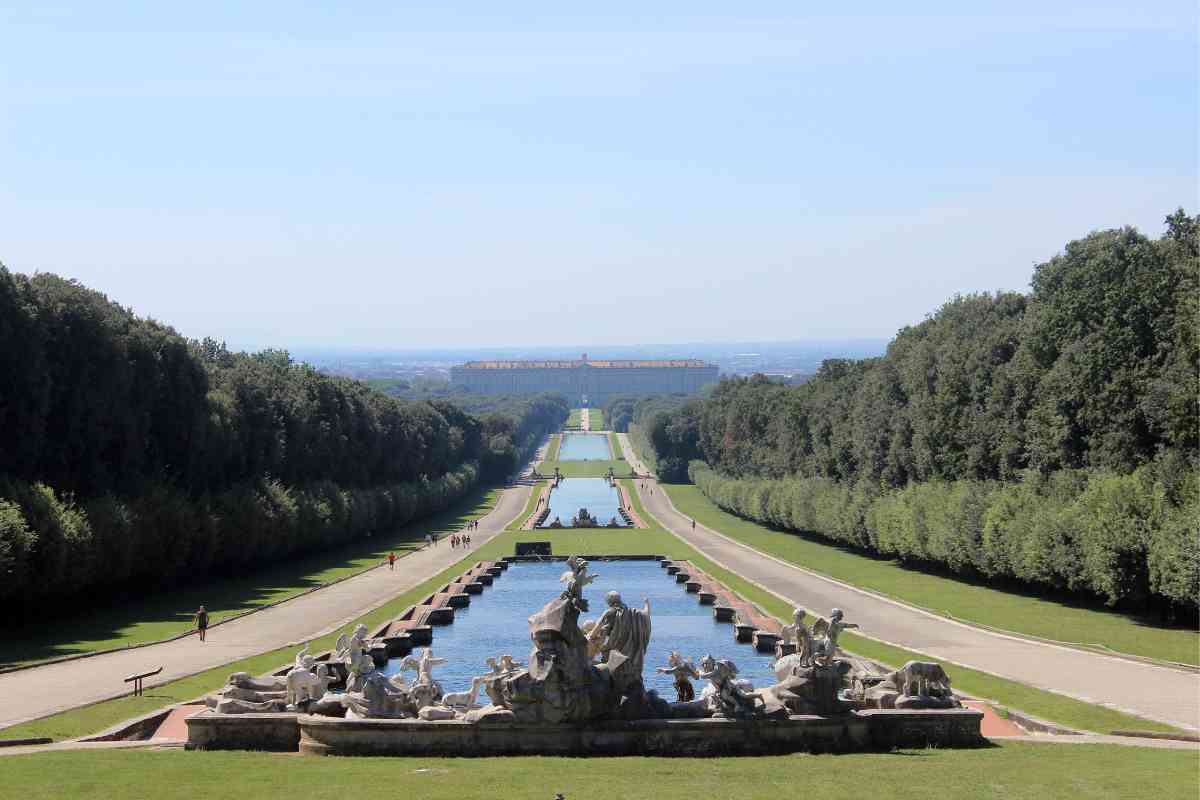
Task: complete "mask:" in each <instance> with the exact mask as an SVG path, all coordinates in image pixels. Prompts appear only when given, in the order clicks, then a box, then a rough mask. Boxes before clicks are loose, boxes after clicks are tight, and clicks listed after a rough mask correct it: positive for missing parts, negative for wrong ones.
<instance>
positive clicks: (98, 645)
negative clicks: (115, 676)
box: [0, 488, 501, 666]
mask: <svg viewBox="0 0 1200 800" xmlns="http://www.w3.org/2000/svg"><path fill="white" fill-rule="evenodd" d="M500 492H501V490H500V489H498V488H480V489H477V490H476V491H474V492H472V493H471V494H470V495H468V496H467V497H466V498H464V499H463V501H462V502H460V503H457V504H456V505H455V506H454V507H453V508H451V509H449V510H447V511H444V512H442V513H440V514H435V515H434V516H432V517H427V518H425V519H423V520H419V521H417V522H414V523H412V524H410V525H406V526H405V527H403V528H400V529H397V530H394V531H391V532H389V533H386V534H382V533H381V534H376V535H375V536H372V537H370V538H369V539H363V540H360V541H357V542H352V543H349V544H347V545H346V546H344V547H340V548H337V549H335V550H327V551H324V552H321V553H315V554H313V555H311V556H308V557H305V558H300V559H295V560H290V561H284V562H281V563H279V564H278V565H276V566H272V567H269V568H266V569H258V570H255V571H253V572H251V573H249V574H247V575H243V576H238V577H236V578H222V579H214V580H206V581H199V582H197V583H194V584H189V585H183V586H179V587H173V588H169V589H164V590H162V591H160V592H154V593H148V594H145V595H141V596H137V597H133V598H130V599H129V600H125V601H122V602H116V603H111V604H105V605H104V606H103V607H100V608H94V609H93V608H89V609H86V610H81V613H80V614H78V615H77V616H73V617H71V618H70V619H68V620H65V621H64V622H63V623H62V624H54V625H46V624H44V623H41V624H37V625H29V626H26V627H24V628H21V629H17V630H8V631H5V632H4V636H3V637H0V666H13V665H17V664H26V663H32V662H36V661H41V660H45V659H50V658H55V657H59V656H66V655H73V654H76V653H87V652H92V651H95V650H105V649H109V648H114V647H124V646H128V645H132V644H140V643H143V642H153V641H158V640H161V639H166V638H169V637H172V636H177V635H179V634H181V633H186V632H187V631H188V630H190V629H191V628H192V625H193V621H192V612H194V611H195V610H196V608H198V607H199V606H200V605H201V604H203V605H204V606H205V607H206V608H207V609H208V612H209V620H210V622H211V623H215V622H218V621H220V620H222V619H227V618H229V617H232V616H235V615H237V614H242V613H245V612H247V611H250V610H252V609H255V608H260V607H262V606H265V605H270V604H272V603H278V602H280V601H282V600H286V599H287V598H289V597H294V596H295V595H297V594H300V593H301V592H305V591H308V590H311V589H313V588H315V587H317V586H321V585H323V584H327V583H330V582H332V581H336V580H340V579H343V578H347V577H349V576H351V575H354V574H357V573H359V572H362V571H363V570H366V569H370V568H372V567H375V566H379V565H380V564H382V563H383V561H384V559H386V558H387V554H388V553H389V552H391V551H395V552H396V554H397V555H398V556H401V557H403V556H404V555H405V554H406V553H408V552H411V551H412V550H415V549H418V548H420V546H421V544H422V539H423V537H424V536H425V534H426V533H437V534H448V533H450V532H452V531H456V530H459V529H460V528H462V527H463V525H464V524H466V523H467V522H468V521H470V520H474V519H478V518H479V517H481V516H483V515H484V514H487V513H488V512H489V511H491V510H492V508H494V507H495V505H496V501H497V499H498V498H499V496H500Z"/></svg>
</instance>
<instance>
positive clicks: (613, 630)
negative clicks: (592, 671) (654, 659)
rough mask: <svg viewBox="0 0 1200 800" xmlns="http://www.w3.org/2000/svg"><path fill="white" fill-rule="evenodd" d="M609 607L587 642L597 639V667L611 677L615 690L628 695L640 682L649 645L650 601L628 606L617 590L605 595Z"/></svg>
mask: <svg viewBox="0 0 1200 800" xmlns="http://www.w3.org/2000/svg"><path fill="white" fill-rule="evenodd" d="M604 600H605V602H606V603H607V604H608V608H607V609H605V611H604V613H603V614H601V615H600V619H599V620H598V621H597V622H596V627H595V628H593V629H592V631H591V633H590V634H588V639H589V642H592V641H597V640H598V641H599V642H600V662H601V666H600V669H607V670H608V673H609V674H610V675H611V676H612V680H613V684H614V686H615V687H616V690H617V693H618V694H621V695H625V694H628V693H629V692H630V691H631V690H632V689H634V688H635V687H638V688H640V687H641V685H642V665H643V663H644V662H645V659H646V647H647V646H649V644H650V601H649V600H646V599H644V600H643V601H642V602H643V607H642V608H641V609H636V608H630V607H629V606H627V605H625V603H624V602H622V600H621V595H620V593H618V592H609V593H608V594H607V595H605V596H604Z"/></svg>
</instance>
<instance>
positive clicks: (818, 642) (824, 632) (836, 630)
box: [812, 608, 858, 667]
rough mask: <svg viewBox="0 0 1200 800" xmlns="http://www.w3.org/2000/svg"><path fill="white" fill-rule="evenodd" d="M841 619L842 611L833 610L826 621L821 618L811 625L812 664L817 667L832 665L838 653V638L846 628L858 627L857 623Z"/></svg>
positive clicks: (838, 609)
mask: <svg viewBox="0 0 1200 800" xmlns="http://www.w3.org/2000/svg"><path fill="white" fill-rule="evenodd" d="M842 617H843V614H842V610H841V609H840V608H835V609H833V611H832V612H830V614H829V619H828V620H826V619H824V618H823V617H822V618H819V619H818V620H817V621H816V622H814V623H813V628H812V639H813V651H812V662H813V663H814V664H816V665H817V666H821V667H827V666H829V665H830V664H832V663H833V659H834V658H835V657H836V656H837V653H838V636H840V635H841V633H842V631H844V630H846V629H847V628H857V627H858V624H857V623H853V622H843V621H842Z"/></svg>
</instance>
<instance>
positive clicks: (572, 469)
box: [538, 461, 629, 478]
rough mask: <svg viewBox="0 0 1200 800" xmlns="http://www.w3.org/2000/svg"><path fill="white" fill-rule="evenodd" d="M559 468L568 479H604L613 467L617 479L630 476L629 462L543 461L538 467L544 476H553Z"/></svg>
mask: <svg viewBox="0 0 1200 800" xmlns="http://www.w3.org/2000/svg"><path fill="white" fill-rule="evenodd" d="M555 467H558V468H559V470H561V471H562V474H563V475H565V476H566V477H568V478H603V477H604V476H605V475H607V474H608V469H609V467H612V470H613V472H614V473H616V475H617V477H620V476H622V475H628V474H629V462H627V461H543V462H542V463H541V464H540V465H539V466H538V472H540V473H542V474H543V475H553V474H554V468H555Z"/></svg>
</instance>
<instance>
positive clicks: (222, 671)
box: [0, 481, 1174, 765]
mask: <svg viewBox="0 0 1200 800" xmlns="http://www.w3.org/2000/svg"><path fill="white" fill-rule="evenodd" d="M630 483H631V482H630V481H626V486H627V487H629V488H630V489H631V492H630V494H631V496H632V498H633V505H634V509H635V510H636V511H637V512H638V514H639V515H640V516H641V517H642V519H644V520H646V521H647V522H648V523H650V524H651V525H654V522H653V518H652V517H650V516H649V515H648V514H647V513H646V510H645V508H644V507H642V504H641V501H640V499H639V498H638V497H637V494H636V493H635V492H633V491H632V487H631V486H630ZM547 539H549V540H550V541H551V543H552V546H553V548H554V552H555V553H556V554H559V555H566V554H570V553H582V554H593V555H618V554H625V555H663V556H667V557H669V558H674V559H689V560H691V561H692V563H694V564H696V566H698V567H700V568H701V569H703V570H705V571H706V572H708V573H709V574H710V575H712V576H713V577H714V578H716V579H718V580H720V581H722V582H724V583H725V584H726V585H727V586H728V587H729V588H730V589H732V590H733V591H735V592H738V593H739V594H741V595H742V596H743V597H745V598H746V599H748V600H750V601H752V602H754V603H756V604H757V605H759V606H760V607H761V608H762V609H763V610H764V611H766V612H767V613H769V614H772V615H774V616H776V617H777V618H780V619H784V618H786V617H787V616H788V615H790V613H791V609H790V608H789V607H788V606H787V604H786V603H784V602H783V601H782V600H780V599H778V598H777V597H775V596H774V595H772V594H770V593H769V592H766V591H763V590H762V589H759V588H758V587H756V586H754V585H753V584H750V583H749V582H747V581H746V580H744V579H742V578H740V577H739V576H737V575H735V574H733V573H731V572H728V571H727V570H724V569H722V568H721V567H719V566H717V565H716V564H713V563H712V562H710V561H709V560H708V559H706V558H704V557H703V556H702V555H701V554H700V553H699V552H698V551H696V550H694V549H693V548H692V547H690V546H689V545H688V544H687V543H685V542H684V541H683V540H681V539H679V538H678V537H676V536H674V535H673V534H671V533H669V532H667V531H665V530H663V529H662V528H660V527H654V528H651V529H640V530H629V529H622V530H607V529H597V530H590V531H572V530H561V531H552V532H551V531H547V530H544V529H543V530H537V531H519V532H508V533H504V534H501V535H500V536H497V537H496V538H494V539H492V540H491V541H490V542H488V543H487V544H485V545H483V546H481V547H479V548H477V549H476V550H474V551H471V552H470V553H468V554H467V555H466V557H464V558H463V559H462V560H461V561H459V562H458V563H457V564H455V565H454V566H452V567H449V568H448V569H446V570H444V571H442V572H441V573H439V574H438V575H436V576H434V577H432V578H430V579H429V580H427V581H425V582H424V583H422V584H420V585H419V586H416V587H414V588H413V589H411V590H410V591H407V592H404V593H403V594H401V595H399V596H397V597H396V598H394V599H393V600H391V601H390V602H388V603H387V604H386V605H384V606H382V607H380V608H378V609H376V610H375V611H372V612H370V613H368V614H366V615H364V616H363V617H361V618H359V619H358V620H355V621H354V622H352V623H347V628H349V627H351V626H352V625H354V624H357V623H358V622H363V623H365V624H366V625H367V626H368V627H370V628H374V627H375V626H377V625H380V624H382V623H383V622H385V621H387V620H389V619H392V618H394V617H395V616H396V615H397V614H399V613H400V612H402V611H403V610H404V609H405V608H407V607H408V606H409V605H412V604H413V603H414V602H417V601H419V600H421V599H422V598H424V597H426V596H428V595H429V593H431V592H432V591H434V590H435V589H437V588H438V587H439V586H440V585H442V584H444V583H445V582H446V581H447V580H448V579H449V578H451V577H454V576H456V575H458V574H460V573H461V572H463V571H464V570H465V569H467V568H468V567H470V566H471V565H472V564H474V563H475V562H477V561H479V560H487V559H493V558H499V557H502V556H506V555H511V554H512V553H513V550H514V546H515V544H516V543H517V542H522V541H545V540H547ZM597 571H599V572H603V570H597ZM486 596H487V595H486V593H485V594H484V598H485V599H486ZM337 634H338V632H334V633H331V634H329V635H328V636H325V637H323V638H321V639H318V640H316V641H314V642H313V643H312V645H311V648H310V649H311V650H312V652H320V651H321V650H326V649H329V648H331V647H332V646H333V643H334V641H336V639H337ZM842 642H843V644H844V645H845V647H846V649H848V650H850V651H852V652H855V653H858V654H859V655H862V656H865V657H867V658H873V659H876V660H879V661H881V662H883V663H886V664H890V665H893V666H899V665H901V664H903V663H904V662H906V661H909V660H913V659H918V660H929V659H928V657H927V656H924V655H922V654H920V653H916V652H913V651H908V650H902V649H900V648H890V647H887V646H885V645H880V644H878V643H875V642H872V641H871V640H869V639H865V638H864V637H860V636H855V635H853V634H851V633H844V634H843V638H842ZM294 650H295V648H280V649H278V650H274V651H271V652H269V653H265V654H263V655H259V656H255V657H253V658H248V659H243V660H241V661H238V662H235V663H232V664H228V665H225V666H223V667H217V668H214V669H211V670H208V671H206V672H202V673H199V674H197V675H193V676H190V677H187V678H182V679H180V680H177V681H172V682H171V683H168V684H164V685H163V686H158V687H154V688H153V689H150V690H148V693H147V694H146V695H144V696H143V697H122V698H118V699H116V700H109V701H105V702H102V703H97V704H95V705H92V706H87V707H84V708H79V709H74V710H72V711H66V712H63V713H60V714H56V715H54V716H51V717H46V718H45V719H42V720H36V721H33V722H29V723H24V724H22V725H17V726H14V727H12V728H7V729H5V730H4V737H5V738H13V739H16V738H29V737H38V736H49V737H52V738H54V739H55V740H62V739H69V738H75V737H78V736H83V735H86V734H89V733H95V732H97V731H100V730H103V729H104V728H107V727H110V726H112V725H115V724H116V723H118V722H121V721H122V720H125V719H129V718H131V717H134V716H137V715H139V714H144V713H147V712H149V711H153V710H154V709H156V708H160V707H162V706H164V705H167V704H170V703H177V702H182V701H185V700H191V699H193V698H196V697H198V696H200V695H202V694H204V693H205V692H208V691H212V690H214V689H217V688H219V687H220V686H221V685H222V684H223V683H224V681H225V678H226V677H227V676H228V675H229V673H231V672H242V671H244V672H249V673H251V674H260V673H263V672H267V671H268V670H271V669H273V668H275V667H278V666H281V665H283V664H285V663H287V662H289V661H291V660H292V658H293V657H294V655H295V653H294ZM948 670H949V672H950V674H951V677H952V678H953V679H954V685H955V686H956V687H957V688H958V689H960V690H962V691H964V692H968V693H971V694H975V695H978V696H980V697H986V698H988V699H991V700H995V701H997V702H998V703H1001V704H1004V705H1011V706H1013V707H1015V708H1019V709H1021V710H1023V711H1025V712H1027V713H1030V714H1033V715H1035V716H1038V717H1043V718H1045V719H1048V720H1051V721H1054V722H1058V723H1060V724H1064V725H1068V726H1071V727H1078V728H1084V729H1087V730H1095V731H1109V730H1114V729H1118V728H1124V729H1138V730H1160V731H1170V730H1174V729H1173V728H1171V727H1170V726H1165V725H1161V724H1158V723H1154V722H1150V721H1148V720H1142V719H1139V718H1137V717H1134V716H1131V715H1128V714H1122V713H1120V712H1116V711H1111V710H1109V709H1105V708H1102V707H1099V706H1092V705H1089V704H1087V703H1082V702H1080V701H1077V700H1073V699H1071V698H1067V697H1063V696H1060V695H1056V694H1053V693H1051V692H1045V691H1042V690H1039V689H1033V688H1031V687H1027V686H1024V685H1023V684H1019V683H1016V682H1013V681H1007V680H1004V679H1000V678H993V677H991V676H988V675H983V674H982V673H977V672H975V671H973V670H967V669H964V668H961V667H955V666H951V667H949V668H948ZM4 763H6V762H5V761H0V765H3V764H4Z"/></svg>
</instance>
